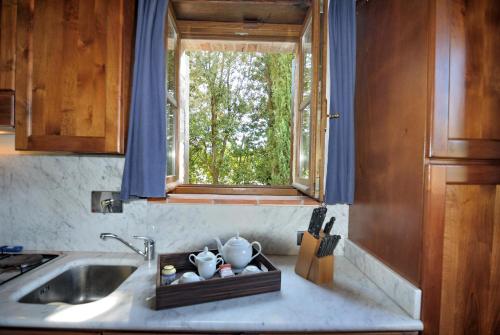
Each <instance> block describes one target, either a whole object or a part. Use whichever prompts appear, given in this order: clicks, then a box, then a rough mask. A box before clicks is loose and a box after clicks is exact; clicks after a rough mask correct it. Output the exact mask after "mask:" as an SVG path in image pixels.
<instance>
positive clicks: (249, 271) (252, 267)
mask: <svg viewBox="0 0 500 335" xmlns="http://www.w3.org/2000/svg"><path fill="white" fill-rule="evenodd" d="M259 272H262V270H261V269H259V268H258V267H256V266H255V265H248V266H247V267H246V268H244V269H243V271H241V274H242V275H251V274H254V273H259Z"/></svg>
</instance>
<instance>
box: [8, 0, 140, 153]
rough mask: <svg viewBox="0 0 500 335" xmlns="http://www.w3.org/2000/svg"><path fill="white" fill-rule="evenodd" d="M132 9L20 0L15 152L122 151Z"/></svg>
mask: <svg viewBox="0 0 500 335" xmlns="http://www.w3.org/2000/svg"><path fill="white" fill-rule="evenodd" d="M133 5H134V2H133V1H127V0H64V1H55V0H54V1H50V0H19V1H18V5H17V7H18V8H17V62H16V86H15V87H16V149H18V150H47V151H71V152H82V153H84V152H89V153H123V152H124V141H125V135H124V134H125V130H126V124H125V123H126V114H127V113H126V111H127V109H128V97H129V77H130V75H129V73H130V67H131V64H130V58H131V52H132V48H131V44H132V30H133V7H132V6H133Z"/></svg>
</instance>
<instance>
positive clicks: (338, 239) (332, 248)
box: [329, 235, 341, 255]
mask: <svg viewBox="0 0 500 335" xmlns="http://www.w3.org/2000/svg"><path fill="white" fill-rule="evenodd" d="M340 239H341V237H340V235H333V243H332V246H331V251H329V254H330V255H333V252H334V251H335V248H336V247H337V245H338V244H339V241H340Z"/></svg>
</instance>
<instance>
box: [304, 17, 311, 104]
mask: <svg viewBox="0 0 500 335" xmlns="http://www.w3.org/2000/svg"><path fill="white" fill-rule="evenodd" d="M311 41H312V38H311V23H310V22H309V24H308V26H307V28H306V31H305V32H304V36H302V62H303V68H302V101H306V100H308V99H309V98H310V97H311V83H312V42H311Z"/></svg>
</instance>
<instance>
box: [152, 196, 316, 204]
mask: <svg viewBox="0 0 500 335" xmlns="http://www.w3.org/2000/svg"><path fill="white" fill-rule="evenodd" d="M148 201H149V202H154V203H167V204H205V205H244V206H319V205H320V203H319V202H318V201H317V200H315V199H312V198H310V197H308V196H265V195H256V196H255V195H220V194H169V195H168V197H167V198H151V199H148Z"/></svg>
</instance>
